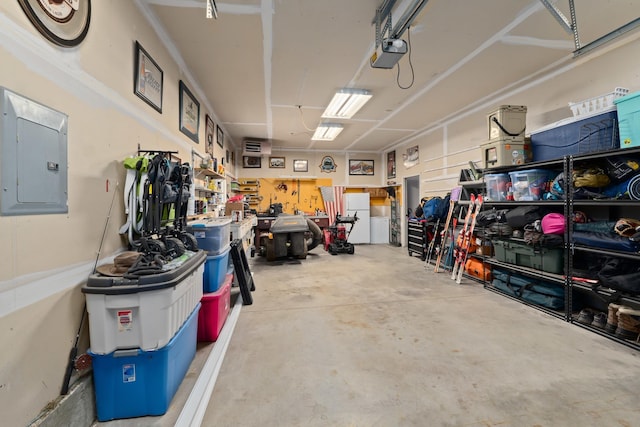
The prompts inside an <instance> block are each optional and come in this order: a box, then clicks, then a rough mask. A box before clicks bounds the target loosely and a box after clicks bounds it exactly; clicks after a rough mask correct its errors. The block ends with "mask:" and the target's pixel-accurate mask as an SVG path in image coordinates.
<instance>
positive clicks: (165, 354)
mask: <svg viewBox="0 0 640 427" xmlns="http://www.w3.org/2000/svg"><path fill="white" fill-rule="evenodd" d="M199 311H200V304H198V305H197V307H196V308H195V310H194V311H193V312H192V313H191V315H190V316H189V318H188V319H187V321H186V322H185V323H184V325H182V327H181V328H180V329H179V330H178V332H177V333H176V334H175V335H174V337H173V338H172V339H171V341H169V343H168V344H167V345H166V346H164V347H162V348H159V349H157V350H147V351H143V350H140V349H131V350H116V351H114V352H113V353H110V354H104V355H102V354H93V353H92V352H91V350H89V352H88V354H89V355H90V356H91V357H92V362H93V381H94V388H95V396H96V409H97V416H98V421H109V420H113V419H119V418H132V417H141V416H147V415H163V414H164V413H165V412H167V409H168V408H169V404H170V403H171V399H173V396H174V395H175V393H176V391H177V390H178V387H179V386H180V384H181V383H182V380H183V379H184V376H185V375H186V373H187V371H188V369H189V366H190V365H191V362H192V361H193V358H194V357H195V354H196V346H197V336H198V312H199Z"/></svg>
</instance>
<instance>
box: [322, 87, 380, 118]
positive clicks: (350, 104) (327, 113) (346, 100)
mask: <svg viewBox="0 0 640 427" xmlns="http://www.w3.org/2000/svg"><path fill="white" fill-rule="evenodd" d="M372 96H373V95H371V93H370V92H369V91H368V90H364V89H340V90H339V91H338V92H336V94H335V95H334V96H333V99H332V100H331V102H330V103H329V106H328V107H327V109H326V110H324V113H322V117H324V118H325V119H350V118H351V117H353V115H354V114H355V113H357V112H358V110H359V109H360V108H362V106H363V105H364V104H366V103H367V101H369V100H370V99H371V97H372Z"/></svg>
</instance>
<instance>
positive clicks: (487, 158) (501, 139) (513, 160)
mask: <svg viewBox="0 0 640 427" xmlns="http://www.w3.org/2000/svg"><path fill="white" fill-rule="evenodd" d="M526 116H527V107H526V106H524V105H502V106H500V108H498V109H497V110H496V111H492V112H491V113H489V114H488V115H487V122H488V126H489V139H488V142H487V143H485V144H482V145H480V151H481V152H482V159H483V167H484V168H485V169H490V168H495V167H498V166H511V165H521V164H524V163H526V162H529V161H531V149H530V147H529V143H528V142H527V141H526V140H525V136H524V131H525V128H526Z"/></svg>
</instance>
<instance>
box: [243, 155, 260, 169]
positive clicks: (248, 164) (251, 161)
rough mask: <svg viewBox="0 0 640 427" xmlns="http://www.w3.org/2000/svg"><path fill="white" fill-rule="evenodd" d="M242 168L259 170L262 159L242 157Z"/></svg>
mask: <svg viewBox="0 0 640 427" xmlns="http://www.w3.org/2000/svg"><path fill="white" fill-rule="evenodd" d="M242 167H243V168H261V167H262V157H251V156H242Z"/></svg>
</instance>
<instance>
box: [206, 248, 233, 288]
mask: <svg viewBox="0 0 640 427" xmlns="http://www.w3.org/2000/svg"><path fill="white" fill-rule="evenodd" d="M229 252H231V246H227V248H226V249H225V250H224V251H223V252H222V253H220V254H218V255H210V256H208V257H207V260H206V261H205V263H204V278H203V281H202V284H203V292H204V293H208V292H216V291H217V290H218V289H220V286H222V284H223V283H224V278H225V276H226V275H227V271H228V270H229Z"/></svg>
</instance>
